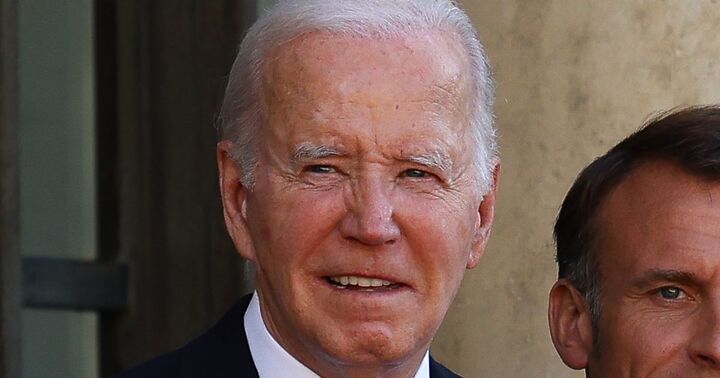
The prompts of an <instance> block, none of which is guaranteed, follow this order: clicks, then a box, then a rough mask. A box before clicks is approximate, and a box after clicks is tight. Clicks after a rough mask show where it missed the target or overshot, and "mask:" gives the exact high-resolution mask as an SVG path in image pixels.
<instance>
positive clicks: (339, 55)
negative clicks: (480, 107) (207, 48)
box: [262, 30, 471, 108]
mask: <svg viewBox="0 0 720 378" xmlns="http://www.w3.org/2000/svg"><path fill="white" fill-rule="evenodd" d="M469 67H470V65H469V60H468V58H467V54H466V53H465V50H464V49H463V48H462V46H461V45H460V44H459V43H458V42H457V41H456V40H455V39H454V38H452V36H451V35H450V33H448V32H445V31H441V30H428V31H424V32H420V33H418V34H417V35H412V36H402V37H393V38H379V37H377V38H375V37H357V36H347V35H337V34H332V33H329V32H312V33H308V34H305V35H303V36H301V37H298V38H296V39H295V40H293V41H291V42H288V43H286V44H284V45H282V46H280V47H278V48H276V49H274V50H272V51H271V52H270V54H269V56H268V59H267V60H266V65H265V67H264V75H263V81H262V82H263V88H264V90H263V95H264V96H263V97H264V101H263V102H264V104H265V105H266V106H274V105H279V104H282V103H285V102H306V101H313V100H314V99H317V98H328V97H330V98H333V99H335V100H336V101H338V102H353V101H356V100H359V97H362V101H363V102H365V103H369V104H376V105H378V106H382V105H384V104H392V103H395V102H397V101H398V100H402V101H430V102H436V103H439V104H444V105H445V106H446V107H449V108H459V107H463V108H467V105H468V104H467V102H468V101H469V97H470V96H469V94H470V93H471V92H470V87H471V83H470V77H471V76H470V68H469ZM398 78H402V83H401V84H400V85H399V84H398Z"/></svg>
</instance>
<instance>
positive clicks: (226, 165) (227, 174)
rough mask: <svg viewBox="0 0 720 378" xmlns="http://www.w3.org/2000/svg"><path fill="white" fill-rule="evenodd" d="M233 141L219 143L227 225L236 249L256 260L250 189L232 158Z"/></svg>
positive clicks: (219, 169)
mask: <svg viewBox="0 0 720 378" xmlns="http://www.w3.org/2000/svg"><path fill="white" fill-rule="evenodd" d="M232 148H233V143H232V142H231V141H228V140H224V141H221V142H220V143H218V145H217V164H218V171H219V176H220V195H221V197H222V203H223V215H224V217H225V227H227V230H228V233H229V234H230V238H231V239H232V241H233V243H234V244H235V249H236V250H237V251H238V253H240V255H241V256H242V257H244V258H246V259H248V260H251V261H255V248H254V246H253V243H252V238H251V237H250V230H249V228H248V223H247V204H246V201H247V196H248V189H247V188H246V187H245V186H244V185H243V183H242V177H243V171H242V169H241V168H240V166H239V165H238V164H237V163H236V162H235V160H234V159H233V158H232V154H231V153H230V152H231V149H232Z"/></svg>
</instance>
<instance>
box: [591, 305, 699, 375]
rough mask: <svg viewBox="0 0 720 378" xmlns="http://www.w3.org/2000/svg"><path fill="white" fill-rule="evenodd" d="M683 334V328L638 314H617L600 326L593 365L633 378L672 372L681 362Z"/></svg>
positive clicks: (684, 332) (676, 324)
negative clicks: (627, 374)
mask: <svg viewBox="0 0 720 378" xmlns="http://www.w3.org/2000/svg"><path fill="white" fill-rule="evenodd" d="M608 330H610V331H608ZM686 331H687V328H686V327H685V325H684V324H679V323H675V324H667V322H664V321H662V320H658V319H656V318H648V317H647V316H643V312H642V311H632V312H631V313H628V312H625V313H623V314H618V315H616V316H615V317H614V319H613V320H612V321H606V322H603V323H601V327H600V339H599V340H600V344H599V345H598V348H599V351H600V353H598V354H597V358H598V359H599V361H597V364H598V366H602V365H605V366H608V367H610V366H615V367H616V369H617V371H621V370H628V369H629V371H631V372H633V374H634V375H636V376H637V375H640V376H652V375H654V374H659V373H663V372H669V371H675V370H676V367H677V366H680V365H682V361H683V360H684V345H685V342H684V341H685V337H684V335H686V334H687V332H686Z"/></svg>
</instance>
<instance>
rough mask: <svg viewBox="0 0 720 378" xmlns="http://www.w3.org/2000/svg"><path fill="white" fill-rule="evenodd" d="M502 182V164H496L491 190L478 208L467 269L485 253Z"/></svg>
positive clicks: (474, 264)
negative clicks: (497, 194) (496, 197)
mask: <svg viewBox="0 0 720 378" xmlns="http://www.w3.org/2000/svg"><path fill="white" fill-rule="evenodd" d="M499 182H500V162H498V163H496V164H495V168H494V169H493V180H492V186H491V187H490V190H488V192H487V193H486V194H485V195H484V196H483V199H482V202H480V206H479V208H478V213H477V224H476V225H475V236H474V240H473V246H472V248H471V250H470V256H468V262H467V269H472V268H474V267H476V266H477V264H478V262H480V258H481V257H482V256H483V254H484V253H485V248H486V247H487V242H488V239H489V238H490V230H491V229H492V224H493V220H494V217H495V196H496V193H497V188H498V184H499Z"/></svg>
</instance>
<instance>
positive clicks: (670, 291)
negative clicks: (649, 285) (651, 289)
mask: <svg viewBox="0 0 720 378" xmlns="http://www.w3.org/2000/svg"><path fill="white" fill-rule="evenodd" d="M658 294H660V296H661V297H662V298H663V299H668V300H674V299H679V298H681V297H682V296H684V295H685V292H684V291H683V290H682V289H680V288H679V287H675V286H665V287H661V288H660V289H658Z"/></svg>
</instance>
